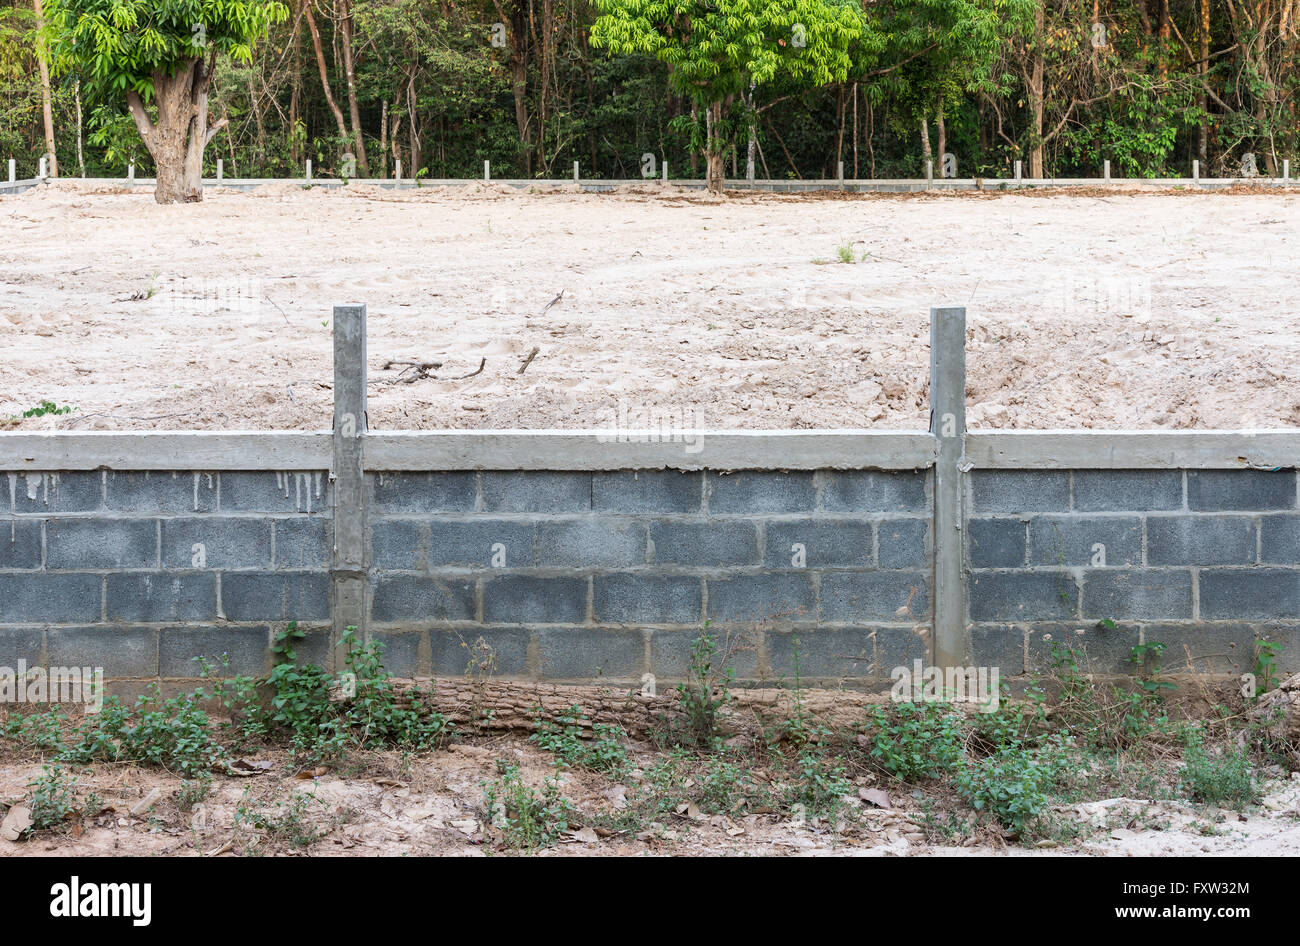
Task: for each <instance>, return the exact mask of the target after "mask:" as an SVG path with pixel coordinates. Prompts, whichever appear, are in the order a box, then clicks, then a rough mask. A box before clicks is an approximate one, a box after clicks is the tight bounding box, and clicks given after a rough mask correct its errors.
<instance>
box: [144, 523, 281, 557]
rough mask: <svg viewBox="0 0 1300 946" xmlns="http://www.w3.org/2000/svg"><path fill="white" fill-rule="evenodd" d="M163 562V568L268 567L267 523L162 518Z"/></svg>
mask: <svg viewBox="0 0 1300 946" xmlns="http://www.w3.org/2000/svg"><path fill="white" fill-rule="evenodd" d="M162 563H163V567H164V568H214V569H220V568H258V567H261V568H266V567H268V566H270V564H271V523H270V520H267V519H252V518H240V519H235V518H230V517H227V516H197V517H196V516H188V517H185V518H183V519H164V520H163V521H162Z"/></svg>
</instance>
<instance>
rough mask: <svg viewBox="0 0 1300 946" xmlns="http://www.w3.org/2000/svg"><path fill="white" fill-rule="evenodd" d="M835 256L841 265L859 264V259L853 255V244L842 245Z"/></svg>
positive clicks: (836, 250) (836, 249)
mask: <svg viewBox="0 0 1300 946" xmlns="http://www.w3.org/2000/svg"><path fill="white" fill-rule="evenodd" d="M835 255H836V257H837V258H838V259H839V261H840V262H841V263H856V262H857V257H856V256H855V255H854V253H853V244H852V243H841V244H840V245H839V246H837V247H836V248H835Z"/></svg>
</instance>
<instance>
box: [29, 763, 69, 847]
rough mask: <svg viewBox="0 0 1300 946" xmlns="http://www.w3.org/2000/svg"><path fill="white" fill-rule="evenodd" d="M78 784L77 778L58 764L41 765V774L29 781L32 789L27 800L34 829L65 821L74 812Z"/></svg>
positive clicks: (56, 824) (54, 825)
mask: <svg viewBox="0 0 1300 946" xmlns="http://www.w3.org/2000/svg"><path fill="white" fill-rule="evenodd" d="M76 784H77V780H76V779H75V778H69V777H67V776H65V775H64V773H63V770H62V769H61V768H59V767H58V766H49V765H44V766H41V776H40V777H39V778H37V779H35V780H34V781H31V782H28V783H27V787H28V788H30V789H31V790H32V793H31V797H30V798H29V799H28V800H27V807H28V808H29V809H30V810H31V813H32V830H34V831H43V830H45V829H46V828H55V827H58V826H59V825H61V824H62V823H63V821H64V820H65V819H66V818H67V817H68V815H69V814H71V813H72V810H73V806H74V803H75V801H74V794H73V791H74V789H75V787H76Z"/></svg>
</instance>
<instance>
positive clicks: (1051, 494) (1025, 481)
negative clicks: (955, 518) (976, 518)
mask: <svg viewBox="0 0 1300 946" xmlns="http://www.w3.org/2000/svg"><path fill="white" fill-rule="evenodd" d="M970 485H971V498H972V501H973V503H974V507H975V508H974V512H977V513H985V512H1067V511H1069V508H1070V474H1069V473H1064V472H1056V471H1051V472H1039V471H1036V470H975V471H973V472H972V473H971V474H970Z"/></svg>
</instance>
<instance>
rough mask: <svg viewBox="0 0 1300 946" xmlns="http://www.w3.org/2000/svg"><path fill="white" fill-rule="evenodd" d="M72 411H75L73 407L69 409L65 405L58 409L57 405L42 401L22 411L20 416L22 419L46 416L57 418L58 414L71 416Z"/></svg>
mask: <svg viewBox="0 0 1300 946" xmlns="http://www.w3.org/2000/svg"><path fill="white" fill-rule="evenodd" d="M74 410H76V408H74V407H69V406H67V405H64V406H63V407H60V406H59V405H58V404H55V403H54V402H53V401H46V400H42V401H41V402H40V403H39V404H37V405H36V406H35V407H29V408H27V410H25V411H23V413H22V416H23V417H45V416H47V415H49V416H58V415H60V414H71V413H72V412H73V411H74Z"/></svg>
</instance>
